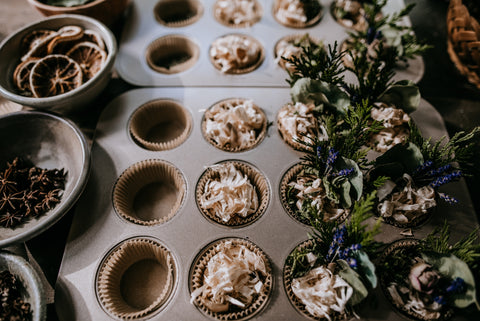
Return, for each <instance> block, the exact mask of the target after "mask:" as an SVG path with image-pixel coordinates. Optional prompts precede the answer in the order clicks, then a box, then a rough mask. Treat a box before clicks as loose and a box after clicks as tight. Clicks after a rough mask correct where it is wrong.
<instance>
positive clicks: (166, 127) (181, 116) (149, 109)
mask: <svg viewBox="0 0 480 321" xmlns="http://www.w3.org/2000/svg"><path fill="white" fill-rule="evenodd" d="M191 128H192V117H191V115H190V113H189V112H188V111H187V110H186V109H185V108H184V107H183V106H181V105H180V104H178V103H177V102H175V101H172V100H164V99H159V100H154V101H151V102H148V103H146V104H144V105H142V106H140V107H139V108H138V109H137V110H136V111H135V112H134V113H133V116H132V119H131V121H130V133H131V134H132V136H133V138H134V140H135V142H136V143H138V144H139V145H140V146H142V147H144V148H146V149H148V150H154V151H160V150H168V149H173V148H175V147H177V146H179V145H180V144H182V143H183V142H184V141H185V140H186V139H187V137H188V135H189V134H190V130H191Z"/></svg>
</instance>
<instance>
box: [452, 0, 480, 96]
mask: <svg viewBox="0 0 480 321" xmlns="http://www.w3.org/2000/svg"><path fill="white" fill-rule="evenodd" d="M447 31H448V33H447V35H448V39H447V44H448V46H447V52H448V55H449V56H450V59H451V60H452V62H453V63H454V65H455V67H456V68H457V69H458V71H459V72H460V74H462V75H463V76H465V77H466V78H467V79H468V81H469V82H470V83H472V84H474V85H475V86H476V87H477V88H479V89H480V75H479V74H480V24H479V22H478V21H477V19H475V18H474V17H473V16H472V15H470V12H469V10H468V8H467V7H466V6H465V5H464V4H463V1H462V0H451V1H450V4H449V6H448V11H447Z"/></svg>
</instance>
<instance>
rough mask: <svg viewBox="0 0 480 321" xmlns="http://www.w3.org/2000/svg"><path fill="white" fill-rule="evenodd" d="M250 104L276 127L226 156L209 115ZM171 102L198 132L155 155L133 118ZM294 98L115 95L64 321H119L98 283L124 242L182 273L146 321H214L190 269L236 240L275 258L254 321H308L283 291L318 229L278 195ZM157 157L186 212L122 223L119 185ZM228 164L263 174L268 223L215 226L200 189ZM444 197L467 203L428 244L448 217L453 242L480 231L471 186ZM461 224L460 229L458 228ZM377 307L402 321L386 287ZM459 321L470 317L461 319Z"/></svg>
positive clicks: (433, 127)
mask: <svg viewBox="0 0 480 321" xmlns="http://www.w3.org/2000/svg"><path fill="white" fill-rule="evenodd" d="M228 98H249V99H252V100H253V101H254V103H255V104H256V105H258V106H259V107H260V108H261V109H262V110H263V111H264V112H265V114H266V116H267V118H268V121H269V122H273V125H272V126H271V127H270V128H269V129H268V132H267V135H266V137H265V139H264V140H263V141H262V142H261V143H260V144H259V145H258V146H256V147H255V148H253V149H251V150H248V151H245V152H237V153H232V152H225V151H222V150H220V149H218V148H216V147H214V146H212V145H211V144H210V143H209V142H208V141H207V140H206V139H205V138H204V137H203V134H202V131H201V122H202V117H203V115H204V111H205V110H206V109H207V108H209V107H210V106H212V105H214V104H215V103H217V102H218V101H220V100H223V99H228ZM158 99H170V100H174V101H176V102H177V103H178V104H179V105H181V106H183V107H184V108H185V109H186V110H187V111H188V112H189V113H190V114H191V116H192V129H191V132H190V134H189V136H188V138H187V139H186V140H185V142H184V143H182V144H181V145H179V146H178V147H176V148H174V149H171V150H166V151H149V150H146V149H144V148H142V147H140V146H139V145H137V143H136V142H135V141H134V139H133V138H132V137H131V135H130V133H129V123H130V120H131V117H132V114H133V113H134V112H135V111H136V110H137V108H139V107H140V106H142V105H144V104H145V103H147V102H150V101H153V100H158ZM289 101H290V93H289V89H287V88H251V87H248V88H239V87H211V88H210V87H208V88H202V87H172V88H144V89H135V90H132V91H129V92H126V93H124V94H122V95H120V96H119V97H117V98H115V99H114V100H113V101H112V102H111V103H110V104H109V105H108V106H107V107H106V108H105V110H104V111H103V113H102V115H101V116H100V119H99V122H98V125H97V130H96V135H95V138H94V142H93V147H92V171H91V176H90V180H89V182H88V185H87V187H86V190H85V193H84V194H83V195H82V197H81V199H80V201H79V202H78V203H77V208H76V212H75V215H74V218H73V222H72V227H71V230H70V233H69V237H68V240H67V244H66V248H65V253H64V257H63V261H62V264H61V268H60V272H59V276H58V280H57V284H56V297H55V304H56V309H57V312H58V315H59V317H60V319H61V320H65V321H67V320H68V321H70V320H84V321H88V320H116V318H115V317H113V316H112V315H110V314H109V313H108V312H107V311H106V310H105V308H104V307H103V306H102V304H101V303H100V299H99V294H98V291H97V284H96V279H97V275H98V273H99V270H100V268H101V266H102V263H103V262H104V260H105V258H106V257H107V255H109V253H111V251H112V249H114V248H115V247H116V246H117V245H118V244H120V243H121V242H123V241H125V240H128V239H131V238H135V237H142V238H146V239H153V240H157V241H158V242H159V243H161V245H162V246H163V247H165V248H166V249H168V250H169V251H170V253H171V255H172V257H173V261H174V263H175V267H176V271H175V278H174V283H173V284H174V286H173V288H172V291H171V293H170V296H169V298H168V300H166V301H165V302H164V304H163V305H162V306H161V308H160V309H158V310H156V312H154V313H152V314H150V315H148V316H146V317H142V318H139V319H141V320H146V319H148V320H214V319H212V318H211V317H208V316H206V315H205V314H203V313H202V312H201V311H200V310H199V309H198V308H197V307H196V306H194V305H193V304H191V303H190V302H189V301H190V290H189V284H190V273H191V267H192V263H193V262H194V261H195V259H196V257H197V255H198V254H199V253H201V252H202V250H204V249H205V247H206V246H207V245H208V244H210V243H211V242H214V241H216V240H219V239H222V238H228V237H238V238H243V239H248V240H249V241H251V242H252V243H254V244H255V245H256V246H258V247H259V248H260V249H261V250H263V252H264V253H265V254H266V256H267V257H268V258H269V260H270V264H271V267H272V273H273V289H272V292H271V295H270V296H269V298H268V302H267V303H266V306H265V308H264V309H262V310H261V311H260V312H259V313H257V314H256V315H255V316H253V317H252V320H263V321H266V320H272V321H273V320H306V319H305V317H303V316H302V315H301V314H300V313H299V312H298V311H297V310H296V309H295V308H294V306H293V305H292V304H291V303H290V301H289V300H288V297H287V294H286V292H285V289H284V285H283V280H282V273H283V268H284V263H285V260H286V258H287V256H288V254H289V253H290V252H291V251H292V250H293V248H295V247H296V246H297V245H298V244H299V243H301V242H302V241H304V240H306V239H307V238H308V237H307V233H308V232H309V231H310V228H309V227H308V226H306V225H303V224H301V223H299V222H297V221H295V220H294V219H293V218H292V217H290V216H289V215H288V214H287V212H286V211H285V209H284V208H283V206H282V204H281V201H280V196H279V190H280V186H279V184H280V182H281V179H282V175H283V174H284V173H285V172H286V171H287V169H288V168H290V167H291V166H292V165H294V164H296V163H297V162H299V161H300V156H301V154H300V153H299V152H296V151H294V150H293V149H292V148H291V147H290V146H289V145H287V144H286V143H285V142H284V141H283V140H282V138H281V137H280V134H279V132H278V129H277V128H276V115H277V112H278V110H279V109H280V107H281V106H283V105H284V104H285V103H287V102H289ZM412 117H413V119H414V121H415V122H416V123H417V124H418V126H419V128H420V129H421V131H422V133H423V134H424V135H425V136H427V137H429V136H431V137H433V138H434V139H438V138H439V137H441V136H443V135H446V134H447V132H446V130H445V126H444V123H443V120H442V118H441V116H440V115H439V114H438V112H437V111H436V110H435V109H434V107H432V106H431V105H430V104H429V103H428V102H426V101H425V100H422V101H421V104H420V108H419V109H418V110H417V111H415V112H414V113H413V114H412ZM151 159H158V160H162V161H164V162H167V163H169V164H171V165H173V166H175V167H176V168H177V169H178V170H179V171H180V172H181V173H182V175H183V177H184V179H185V183H186V190H185V191H186V192H185V196H184V199H183V202H182V203H181V205H180V209H179V210H178V212H177V213H176V214H175V215H174V216H173V217H172V218H171V219H169V220H168V221H166V222H165V223H163V224H159V225H152V226H142V225H138V224H134V223H133V222H132V221H130V220H127V219H124V218H122V217H121V216H120V215H119V214H118V213H117V212H116V211H115V208H114V205H113V203H114V202H113V194H114V188H115V184H116V182H117V180H118V178H119V177H120V175H121V174H122V173H123V172H124V171H125V170H126V169H127V168H129V167H130V166H131V165H133V164H136V163H138V162H141V161H144V160H151ZM225 160H239V161H244V162H246V163H248V164H250V165H252V166H253V167H254V168H256V169H258V170H259V171H260V172H261V173H263V175H264V176H265V178H266V180H267V182H268V185H269V190H270V191H269V193H270V201H269V203H268V206H267V208H266V210H265V212H264V214H263V215H261V217H259V218H258V219H257V220H255V221H254V222H252V223H251V224H248V225H246V226H243V227H236V228H232V227H226V226H222V225H219V224H218V223H214V222H212V221H210V220H208V219H207V218H206V217H205V216H204V215H202V213H201V211H200V209H199V208H198V206H197V204H196V199H195V191H196V185H197V182H198V181H199V179H200V177H201V175H202V173H203V172H204V171H205V169H206V167H207V166H210V165H213V164H215V163H217V162H221V161H225ZM445 192H447V193H448V192H451V194H452V195H454V196H455V197H458V198H459V200H460V203H459V204H458V205H457V206H455V207H450V206H449V205H445V204H443V203H440V204H439V205H438V208H437V211H436V212H435V214H434V215H433V217H432V218H431V219H430V220H429V221H428V222H427V223H425V224H424V225H423V226H421V227H419V228H415V229H413V233H414V235H415V237H417V238H421V237H424V236H425V235H426V234H427V233H429V232H431V231H432V229H433V228H434V227H435V226H439V225H441V224H442V223H443V221H444V219H448V221H449V222H450V223H451V224H452V227H451V229H452V239H458V238H460V237H461V236H463V235H465V234H466V233H468V232H469V231H471V229H472V228H474V226H477V225H478V223H477V220H476V216H475V212H474V209H473V207H472V204H471V200H470V198H469V193H468V190H467V188H466V185H465V183H464V182H463V181H459V182H455V183H452V184H449V186H448V189H445ZM455 222H462V224H455ZM401 231H402V229H399V228H396V227H393V226H390V225H386V224H383V225H382V234H381V235H380V236H379V239H380V240H382V241H385V242H391V241H394V240H396V239H400V238H404V236H402V235H401V234H400V232H401ZM372 297H373V298H374V300H373V301H376V302H375V304H376V306H375V307H374V306H373V305H371V304H370V302H368V301H367V302H366V303H365V304H362V305H361V307H359V311H357V312H358V313H359V315H361V316H362V319H363V318H365V320H403V319H402V318H401V317H400V316H399V315H397V314H396V313H395V312H394V310H393V309H392V308H391V307H390V305H389V303H388V302H387V301H386V299H385V298H384V296H383V294H382V292H381V290H380V289H377V290H376V292H375V293H374V295H373V296H372ZM455 320H462V318H461V317H458V316H457V317H455Z"/></svg>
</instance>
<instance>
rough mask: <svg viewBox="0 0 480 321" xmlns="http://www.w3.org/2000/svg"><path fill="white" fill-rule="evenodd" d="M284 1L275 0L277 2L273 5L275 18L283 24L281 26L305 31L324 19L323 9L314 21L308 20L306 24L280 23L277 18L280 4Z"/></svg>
mask: <svg viewBox="0 0 480 321" xmlns="http://www.w3.org/2000/svg"><path fill="white" fill-rule="evenodd" d="M281 1H282V0H275V2H274V3H273V8H272V10H273V12H272V14H273V17H274V18H275V20H276V21H277V22H278V23H279V24H281V25H284V26H285V27H289V28H297V29H303V28H309V27H312V26H314V25H316V24H317V23H319V22H320V20H321V19H322V17H323V8H321V9H320V11H319V12H318V14H317V15H316V16H315V17H313V18H312V19H310V20H307V21H306V22H298V23H295V22H284V21H280V20H278V18H277V11H278V10H279V6H280V2H281Z"/></svg>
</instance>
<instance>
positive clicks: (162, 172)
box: [113, 159, 186, 225]
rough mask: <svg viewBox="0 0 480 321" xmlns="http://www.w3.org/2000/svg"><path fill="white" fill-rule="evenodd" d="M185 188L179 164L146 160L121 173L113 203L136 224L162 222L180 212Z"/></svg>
mask: <svg viewBox="0 0 480 321" xmlns="http://www.w3.org/2000/svg"><path fill="white" fill-rule="evenodd" d="M185 190H186V185H185V180H184V178H183V176H182V174H181V173H180V171H179V170H178V169H177V168H175V167H174V166H173V165H171V164H169V163H167V162H165V161H162V160H154V159H152V160H145V161H142V162H139V163H136V164H134V165H132V166H131V167H129V168H128V169H126V170H125V172H123V174H122V175H121V176H120V177H119V179H118V181H117V184H116V185H115V189H114V192H113V205H114V207H115V209H116V210H117V212H118V213H119V214H120V216H121V217H123V218H124V219H126V220H128V221H131V222H133V223H135V224H139V225H156V224H162V223H165V222H166V221H168V220H169V219H171V218H172V217H173V216H174V215H175V214H176V213H177V211H178V209H179V208H180V206H181V205H182V202H183V200H184V196H185Z"/></svg>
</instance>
